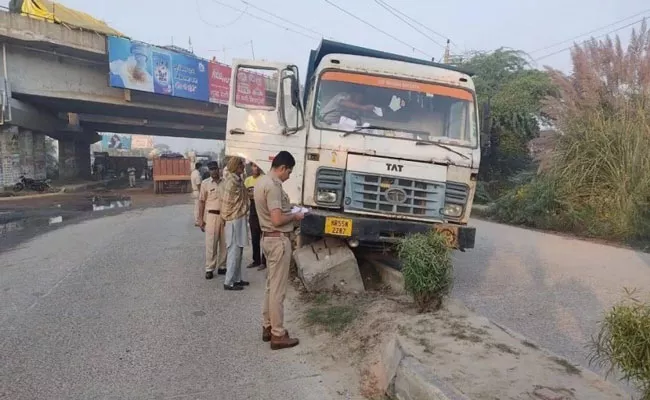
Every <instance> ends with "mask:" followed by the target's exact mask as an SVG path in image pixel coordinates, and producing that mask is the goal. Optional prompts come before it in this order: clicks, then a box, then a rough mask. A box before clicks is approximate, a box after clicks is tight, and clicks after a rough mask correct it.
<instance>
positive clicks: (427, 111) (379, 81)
mask: <svg viewBox="0 0 650 400" xmlns="http://www.w3.org/2000/svg"><path fill="white" fill-rule="evenodd" d="M474 104H475V103H474V99H473V95H472V93H471V92H470V91H469V90H465V89H460V88H453V87H448V86H443V85H437V84H431V83H422V82H417V81H412V80H406V79H396V78H386V77H381V76H374V75H364V74H357V73H344V72H333V71H328V72H325V73H323V75H322V76H321V80H320V84H319V87H318V96H317V103H316V121H315V125H316V127H317V128H322V129H333V130H341V131H355V132H361V133H366V134H372V135H378V136H386V137H396V138H401V139H410V140H416V141H440V142H444V143H449V144H457V145H461V146H475V145H476V141H477V129H476V128H477V127H476V114H475V110H474V107H475V106H474Z"/></svg>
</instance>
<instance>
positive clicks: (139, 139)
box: [131, 135, 153, 149]
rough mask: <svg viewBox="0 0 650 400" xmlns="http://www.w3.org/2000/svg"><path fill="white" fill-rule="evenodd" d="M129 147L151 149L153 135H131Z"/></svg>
mask: <svg viewBox="0 0 650 400" xmlns="http://www.w3.org/2000/svg"><path fill="white" fill-rule="evenodd" d="M131 148H132V149H152V148H153V136H147V135H131Z"/></svg>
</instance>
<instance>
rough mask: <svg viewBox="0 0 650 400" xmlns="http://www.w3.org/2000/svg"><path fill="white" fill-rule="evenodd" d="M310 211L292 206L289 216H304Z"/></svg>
mask: <svg viewBox="0 0 650 400" xmlns="http://www.w3.org/2000/svg"><path fill="white" fill-rule="evenodd" d="M310 211H311V209H309V208H306V207H298V206H293V208H292V209H291V214H298V213H303V214H306V213H308V212H310Z"/></svg>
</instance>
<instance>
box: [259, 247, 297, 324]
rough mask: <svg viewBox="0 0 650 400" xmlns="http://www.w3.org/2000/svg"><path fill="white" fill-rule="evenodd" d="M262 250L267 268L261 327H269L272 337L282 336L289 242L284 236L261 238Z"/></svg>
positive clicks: (289, 252)
mask: <svg viewBox="0 0 650 400" xmlns="http://www.w3.org/2000/svg"><path fill="white" fill-rule="evenodd" d="M262 250H263V251H264V255H265V256H266V266H267V275H266V292H265V293H264V308H263V310H262V317H263V318H264V323H263V326H264V327H265V328H268V327H271V333H272V334H273V336H284V333H285V329H284V298H285V297H286V295H287V286H288V284H289V269H290V267H291V240H290V239H289V238H288V237H285V236H280V237H263V238H262Z"/></svg>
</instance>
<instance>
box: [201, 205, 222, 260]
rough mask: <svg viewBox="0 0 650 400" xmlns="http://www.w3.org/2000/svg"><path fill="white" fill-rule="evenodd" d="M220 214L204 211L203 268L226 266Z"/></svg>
mask: <svg viewBox="0 0 650 400" xmlns="http://www.w3.org/2000/svg"><path fill="white" fill-rule="evenodd" d="M224 225H225V224H224V221H223V220H222V219H221V215H218V214H210V213H209V212H207V211H206V213H205V270H206V271H214V270H215V268H216V267H217V265H219V269H224V268H226V235H225V232H224Z"/></svg>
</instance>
